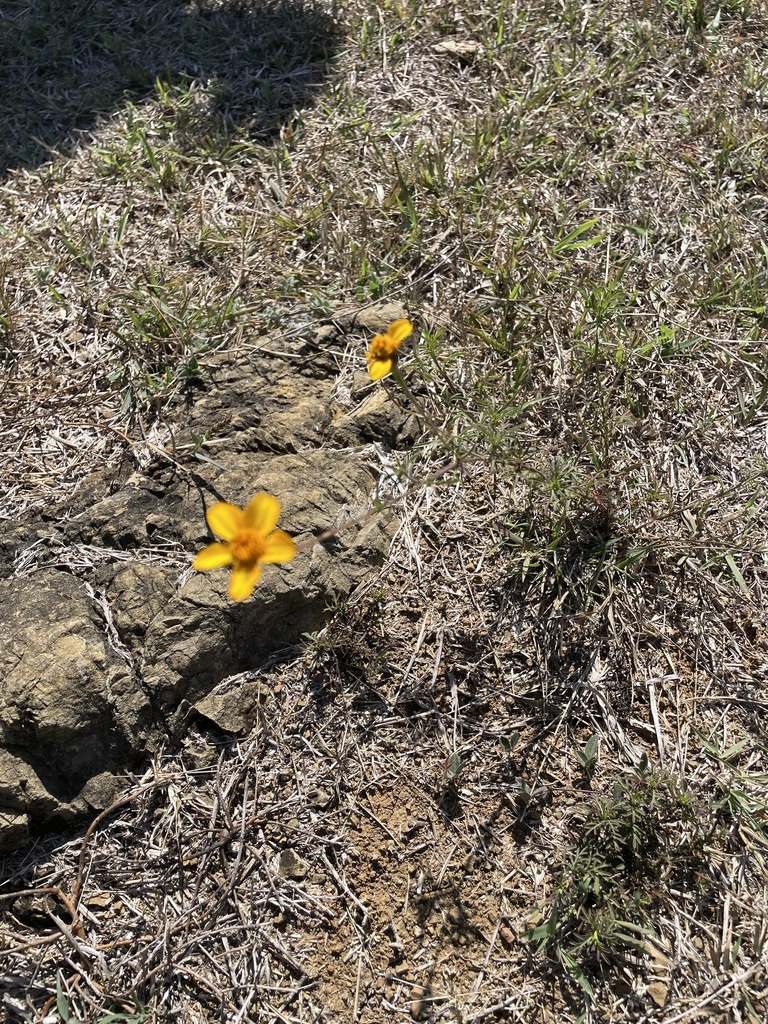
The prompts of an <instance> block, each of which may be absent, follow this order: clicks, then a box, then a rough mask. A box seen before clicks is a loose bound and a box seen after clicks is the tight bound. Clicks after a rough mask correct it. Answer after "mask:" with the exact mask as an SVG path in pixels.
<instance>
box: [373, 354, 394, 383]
mask: <svg viewBox="0 0 768 1024" xmlns="http://www.w3.org/2000/svg"><path fill="white" fill-rule="evenodd" d="M393 362H394V360H392V359H372V360H371V361H370V363H369V364H368V373H370V375H371V380H381V378H382V377H386V376H387V374H388V373H391V372H392V363H393Z"/></svg>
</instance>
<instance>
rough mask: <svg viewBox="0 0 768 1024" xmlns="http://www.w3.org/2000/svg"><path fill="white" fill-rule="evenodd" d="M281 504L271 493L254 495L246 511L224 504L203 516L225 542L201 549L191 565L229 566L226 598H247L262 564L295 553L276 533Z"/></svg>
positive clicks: (202, 567)
mask: <svg viewBox="0 0 768 1024" xmlns="http://www.w3.org/2000/svg"><path fill="white" fill-rule="evenodd" d="M279 515H280V502H279V501H278V500H277V498H274V497H273V496H272V495H271V494H257V495H256V497H255V498H254V499H253V501H251V503H250V504H249V505H248V507H247V508H245V509H242V508H238V507H237V505H230V504H229V503H228V502H226V501H218V502H217V503H216V504H215V505H211V507H210V508H209V509H208V511H207V512H206V514H205V518H206V519H207V520H208V525H209V526H210V528H211V529H212V530H213V532H214V533H216V534H218V535H219V537H221V538H222V539H223V541H224V543H223V544H220V543H218V542H217V543H215V544H209V545H208V547H207V548H203V550H202V551H201V552H200V554H199V555H198V556H197V558H196V559H195V560H194V562H193V563H192V565H193V566H194V568H195V569H200V570H205V569H219V568H220V567H221V566H223V565H231V566H232V576H231V578H230V581H229V596H230V597H231V598H232V600H233V601H244V600H245V598H246V597H250V595H251V594H252V593H253V588H254V587H255V586H256V584H257V583H258V582H259V578H260V577H261V566H262V564H263V563H265V562H290V560H291V559H292V558H293V556H294V555H295V554H296V545H295V544H294V542H293V538H292V537H289V536H288V534H287V533H285V532H284V531H283V530H276V529H275V526H276V524H277V520H278V517H279Z"/></svg>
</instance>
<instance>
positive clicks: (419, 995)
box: [408, 985, 426, 1020]
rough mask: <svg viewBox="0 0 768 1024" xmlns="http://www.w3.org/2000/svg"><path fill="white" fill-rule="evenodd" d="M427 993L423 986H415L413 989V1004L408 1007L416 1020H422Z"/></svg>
mask: <svg viewBox="0 0 768 1024" xmlns="http://www.w3.org/2000/svg"><path fill="white" fill-rule="evenodd" d="M425 995H426V991H425V990H424V989H423V988H422V987H421V985H414V986H413V988H412V989H411V1002H410V1004H409V1006H408V1011H409V1013H410V1015H411V1017H412V1018H413V1019H414V1020H421V1016H422V1014H423V1013H424V997H425Z"/></svg>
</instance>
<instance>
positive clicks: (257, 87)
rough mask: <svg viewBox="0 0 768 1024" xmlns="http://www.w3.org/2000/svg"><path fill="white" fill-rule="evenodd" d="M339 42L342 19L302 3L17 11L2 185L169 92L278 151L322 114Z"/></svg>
mask: <svg viewBox="0 0 768 1024" xmlns="http://www.w3.org/2000/svg"><path fill="white" fill-rule="evenodd" d="M337 41H338V29H337V27H336V26H335V25H334V22H333V21H332V19H331V18H330V17H329V16H328V15H327V14H325V13H324V12H322V11H321V10H320V9H319V8H317V7H315V6H313V5H312V3H311V2H307V3H302V2H301V0H296V2H293V3H291V2H285V0H283V2H272V0H266V2H261V0H239V2H238V0H193V2H189V3H182V2H181V0H131V2H130V3H124V2H123V0H69V2H67V3H66V4H62V3H61V0H5V2H4V3H3V4H2V6H0V174H5V173H7V172H8V171H9V170H12V169H14V168H18V167H22V166H26V167H30V166H35V165H37V164H39V163H41V162H42V161H44V160H46V159H48V158H49V157H50V155H51V151H52V150H53V151H60V150H64V151H66V150H67V149H69V148H71V146H72V145H73V143H74V142H75V141H76V140H77V137H78V136H79V135H80V134H81V133H82V132H84V131H86V132H87V131H88V130H89V129H91V128H93V126H94V125H95V124H96V123H97V121H98V120H99V118H100V117H103V116H105V115H109V114H111V113H113V112H114V111H116V110H118V109H120V108H121V107H124V106H125V105H127V104H128V103H138V102H141V100H143V99H146V98H148V97H150V96H154V95H156V94H157V93H158V92H164V91H166V90H167V89H169V88H170V89H181V90H190V89H194V88H203V89H204V90H205V92H206V94H207V96H208V97H209V99H210V98H211V97H212V98H213V102H212V104H210V103H209V116H210V117H211V118H212V119H213V121H215V122H216V127H217V128H218V129H219V130H222V129H223V130H225V131H229V132H231V133H233V132H236V131H237V130H238V129H240V130H243V131H245V132H246V133H247V135H248V136H249V137H250V138H252V139H254V140H256V141H259V142H265V143H267V142H269V141H270V139H271V138H272V137H273V136H274V135H275V134H276V133H277V132H278V131H279V128H280V125H281V124H282V123H284V122H285V120H287V119H288V118H290V116H291V114H292V112H293V111H294V110H295V109H296V108H299V107H305V106H307V105H310V104H311V103H312V102H313V100H314V97H315V95H316V93H317V89H318V87H319V86H320V85H321V84H322V81H323V78H324V76H325V75H326V74H327V71H328V65H329V61H330V60H331V58H332V56H333V52H334V48H335V45H336V43H337Z"/></svg>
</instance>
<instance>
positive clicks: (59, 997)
mask: <svg viewBox="0 0 768 1024" xmlns="http://www.w3.org/2000/svg"><path fill="white" fill-rule="evenodd" d="M56 1009H57V1010H58V1011H59V1016H60V1017H61V1019H62V1020H63V1021H68V1020H69V1018H70V1009H69V1000H68V999H67V997H66V995H65V994H64V991H63V989H62V987H61V971H59V973H58V974H57V975H56Z"/></svg>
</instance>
